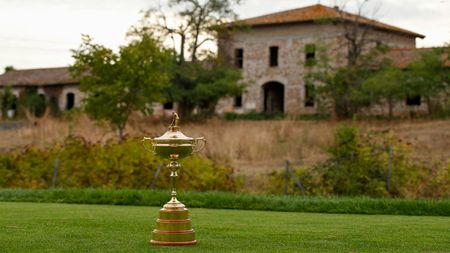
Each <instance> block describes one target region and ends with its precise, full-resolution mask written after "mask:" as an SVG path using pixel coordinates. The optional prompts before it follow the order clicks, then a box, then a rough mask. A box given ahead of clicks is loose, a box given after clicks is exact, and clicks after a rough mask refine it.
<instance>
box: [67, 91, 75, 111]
mask: <svg viewBox="0 0 450 253" xmlns="http://www.w3.org/2000/svg"><path fill="white" fill-rule="evenodd" d="M74 105H75V94H73V93H72V92H69V93H67V94H66V110H70V109H72V108H73V106H74Z"/></svg>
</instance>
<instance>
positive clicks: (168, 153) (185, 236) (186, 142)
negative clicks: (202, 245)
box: [142, 112, 206, 245]
mask: <svg viewBox="0 0 450 253" xmlns="http://www.w3.org/2000/svg"><path fill="white" fill-rule="evenodd" d="M179 119H180V118H179V117H178V114H177V113H175V112H173V113H172V123H171V124H170V126H169V130H168V131H167V132H166V133H164V134H163V135H162V136H160V137H157V138H148V137H144V139H143V140H142V141H143V145H144V148H145V149H146V150H148V151H150V152H153V153H155V154H157V155H158V156H160V157H162V158H165V159H170V162H169V164H168V165H167V167H168V168H169V169H170V179H171V186H172V198H171V199H170V201H169V202H167V203H166V204H165V205H164V206H163V208H162V209H160V210H159V216H158V219H157V220H156V229H154V230H153V232H152V240H151V241H150V242H149V243H150V244H153V245H194V244H196V243H197V241H196V240H195V233H194V230H193V229H192V227H191V220H190V219H189V212H188V210H187V209H186V208H185V206H184V205H183V204H182V203H181V202H180V201H178V200H177V191H176V178H177V176H178V174H177V170H178V169H180V168H181V164H180V163H179V162H178V159H181V158H184V157H187V156H189V155H191V154H192V153H196V152H199V151H200V150H202V149H203V148H204V147H205V144H206V141H205V138H203V137H199V138H195V139H194V138H191V137H187V136H186V135H184V134H183V133H182V132H181V131H180V128H179V127H178V121H179ZM147 141H149V142H150V143H151V145H152V149H151V150H150V149H148V148H147V146H146V142H147Z"/></svg>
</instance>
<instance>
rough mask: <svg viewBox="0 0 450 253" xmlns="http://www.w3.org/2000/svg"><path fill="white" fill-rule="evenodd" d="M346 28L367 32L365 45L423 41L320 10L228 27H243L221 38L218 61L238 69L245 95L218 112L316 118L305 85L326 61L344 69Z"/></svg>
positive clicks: (311, 8)
mask: <svg viewBox="0 0 450 253" xmlns="http://www.w3.org/2000/svg"><path fill="white" fill-rule="evenodd" d="M336 21H346V22H347V24H357V25H358V26H359V28H361V29H365V30H364V32H367V35H365V36H366V40H367V41H368V42H367V43H366V44H367V45H369V47H370V46H376V45H379V44H383V45H386V46H388V47H390V48H400V49H413V48H415V45H416V38H424V36H423V35H421V34H417V33H414V32H411V31H408V30H404V29H401V28H398V27H394V26H390V25H387V24H384V23H381V22H378V21H375V20H370V19H367V18H364V17H362V16H358V15H353V14H350V13H346V12H343V11H340V10H339V9H337V8H330V7H326V6H323V5H320V4H318V5H313V6H309V7H304V8H299V9H294V10H288V11H284V12H278V13H273V14H269V15H264V16H260V17H255V18H250V19H245V20H241V21H238V22H237V23H233V24H231V25H230V26H229V27H230V29H232V28H233V27H235V26H238V25H240V26H244V29H233V31H232V32H229V31H230V30H227V32H222V33H220V34H219V41H218V49H219V55H220V56H221V57H222V58H225V59H226V60H227V61H229V62H230V63H232V64H234V65H235V66H236V67H238V68H241V69H242V74H243V77H244V81H245V83H247V84H248V87H247V90H246V91H245V93H244V94H243V95H242V96H240V97H236V98H232V99H231V98H230V99H224V100H222V101H221V102H220V103H219V106H218V112H238V113H242V112H250V111H256V112H266V113H276V112H280V113H286V114H294V115H295V114H311V113H317V112H318V110H319V109H320V108H318V107H319V105H318V103H317V102H316V100H315V97H314V93H315V85H314V83H311V82H310V81H308V80H307V78H306V77H307V74H308V73H310V72H311V71H314V70H315V69H316V68H317V66H316V65H315V64H314V63H315V62H317V60H318V59H319V58H323V57H325V55H321V54H327V55H326V58H327V59H328V60H329V62H330V64H331V65H332V66H340V65H343V64H346V62H345V59H346V58H345V55H346V54H347V52H348V48H347V43H346V39H345V35H346V34H347V33H348V32H349V31H348V30H347V29H348V27H347V26H345V24H344V22H336Z"/></svg>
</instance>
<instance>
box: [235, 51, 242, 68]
mask: <svg viewBox="0 0 450 253" xmlns="http://www.w3.org/2000/svg"><path fill="white" fill-rule="evenodd" d="M234 65H235V66H236V67H237V68H240V69H241V68H243V67H244V49H242V48H237V49H235V50H234Z"/></svg>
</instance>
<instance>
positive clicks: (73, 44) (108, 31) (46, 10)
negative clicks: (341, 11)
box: [0, 0, 450, 73]
mask: <svg viewBox="0 0 450 253" xmlns="http://www.w3.org/2000/svg"><path fill="white" fill-rule="evenodd" d="M318 2H320V3H321V4H324V5H328V6H333V5H336V3H337V5H342V2H343V1H341V0H321V1H319V0H244V3H243V4H242V5H240V6H236V7H235V8H234V9H235V11H236V12H237V14H238V15H239V18H248V17H254V16H258V15H263V14H268V13H272V12H276V11H282V10H287V9H293V8H299V7H304V6H308V5H312V4H317V3H318ZM347 2H348V3H347V5H346V10H347V11H350V12H352V11H353V12H354V11H355V6H356V4H355V3H356V0H354V1H353V0H348V1H347ZM371 2H372V3H371V5H370V8H368V12H372V10H373V9H376V8H377V6H378V7H379V9H380V10H379V11H378V12H377V14H376V15H375V19H377V20H379V21H381V22H385V23H388V24H390V25H394V26H398V27H401V28H404V29H407V30H411V31H414V32H417V33H421V34H424V35H425V36H426V38H425V39H418V40H417V46H418V47H430V46H442V45H444V43H448V42H450V0H372V1H371ZM161 3H164V0H126V1H123V0H95V1H93V0H90V1H89V0H0V27H1V30H0V73H2V72H3V68H4V67H5V66H7V65H13V66H14V67H15V68H17V69H25V68H44V67H59V66H67V65H68V64H71V63H72V58H71V53H70V51H69V50H70V49H74V48H77V47H78V45H79V44H80V42H81V39H80V38H81V34H82V33H83V34H89V35H91V36H92V37H93V38H94V41H95V42H97V43H100V44H104V45H106V46H108V47H112V48H115V49H116V48H118V46H119V45H123V44H124V43H125V33H126V32H127V30H128V28H129V27H130V26H131V25H133V24H136V23H137V22H138V20H139V18H140V17H141V14H140V11H141V10H146V9H148V8H150V7H156V6H157V5H158V4H161ZM368 16H369V17H372V14H371V13H368Z"/></svg>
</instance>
